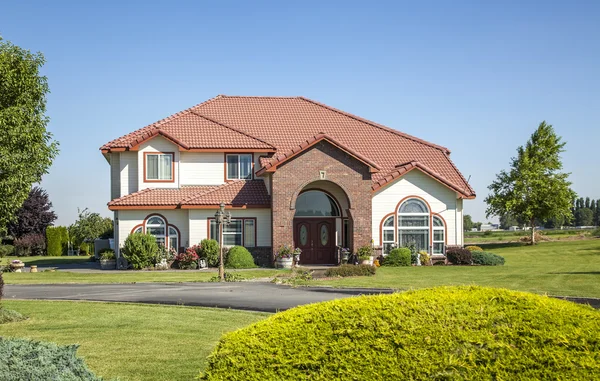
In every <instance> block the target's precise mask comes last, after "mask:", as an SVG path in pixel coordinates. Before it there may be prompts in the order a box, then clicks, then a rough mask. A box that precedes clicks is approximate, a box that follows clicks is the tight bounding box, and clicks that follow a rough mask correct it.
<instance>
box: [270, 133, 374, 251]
mask: <svg viewBox="0 0 600 381" xmlns="http://www.w3.org/2000/svg"><path fill="white" fill-rule="evenodd" d="M319 183H320V184H325V183H331V184H333V185H334V186H335V187H337V189H340V190H341V192H343V194H344V195H345V196H346V198H347V203H348V207H347V208H346V210H344V214H345V215H344V217H345V218H347V219H348V224H349V229H348V230H349V234H350V239H349V242H350V246H351V247H350V248H351V249H357V248H358V247H360V246H363V245H367V244H369V243H370V242H371V228H372V227H371V197H372V196H371V184H372V181H371V173H370V171H369V167H368V166H367V165H365V164H364V163H363V162H361V161H359V160H357V159H356V158H354V157H352V156H351V155H348V154H347V153H346V152H344V151H342V150H340V149H339V148H337V147H335V146H333V145H331V144H330V143H328V142H325V141H323V142H320V143H318V144H316V145H314V146H313V147H311V148H310V149H309V150H306V151H304V152H302V153H301V154H298V155H297V156H295V157H294V158H293V159H292V160H290V161H288V162H286V163H284V164H283V165H281V166H279V167H278V168H277V170H276V171H275V172H273V173H272V174H271V187H272V188H271V189H272V192H271V197H272V209H271V210H272V223H273V235H272V240H273V245H272V247H273V252H275V251H277V249H278V248H279V247H280V246H281V245H284V244H288V245H292V244H294V214H295V211H296V209H295V205H296V201H297V199H298V195H299V194H300V193H301V192H302V191H303V190H304V189H307V188H310V187H311V184H312V185H313V186H314V185H315V184H319ZM325 190H328V189H325ZM338 201H339V200H338Z"/></svg>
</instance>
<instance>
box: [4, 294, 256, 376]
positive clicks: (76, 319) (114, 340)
mask: <svg viewBox="0 0 600 381" xmlns="http://www.w3.org/2000/svg"><path fill="white" fill-rule="evenodd" d="M3 305H4V306H5V307H6V308H9V309H13V310H16V311H19V312H21V313H22V314H24V315H26V316H29V319H28V320H26V321H21V322H18V323H9V324H2V325H0V336H5V337H23V338H31V339H37V340H44V341H52V342H55V343H59V344H74V343H77V344H80V345H81V346H80V347H79V350H78V352H77V353H78V355H79V356H82V357H84V359H85V361H86V363H87V364H88V365H89V367H90V368H91V369H92V370H93V371H94V372H95V373H96V374H97V375H100V376H103V377H105V378H106V379H113V378H117V377H119V379H120V380H122V381H130V380H174V381H175V380H192V379H193V378H194V377H195V376H197V375H198V372H199V371H200V370H202V369H204V367H205V366H206V358H207V356H208V355H209V354H210V352H211V351H212V349H213V348H214V346H215V345H216V343H217V341H218V339H219V338H220V337H221V335H222V334H223V333H225V332H228V331H233V330H235V329H238V328H241V327H244V326H247V325H249V324H251V323H254V322H256V321H259V320H262V319H264V318H266V317H267V316H268V314H264V313H257V312H247V311H234V310H223V309H211V308H198V307H183V306H160V305H141V304H121V303H110V304H109V303H94V302H63V301H4V302H3Z"/></svg>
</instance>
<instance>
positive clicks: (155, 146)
mask: <svg viewBox="0 0 600 381" xmlns="http://www.w3.org/2000/svg"><path fill="white" fill-rule="evenodd" d="M145 152H163V153H167V152H172V153H174V160H173V162H174V163H175V165H174V167H175V169H174V171H173V176H174V181H173V182H145V181H144V158H145V155H144V153H145ZM137 158H138V168H139V170H138V184H140V185H139V187H138V189H140V190H141V189H145V188H178V187H179V160H180V154H179V146H177V145H176V144H174V143H171V142H170V141H169V140H167V139H165V138H163V137H160V136H159V137H156V138H154V139H151V140H149V141H146V142H144V143H142V144H141V145H140V147H139V150H138V153H137Z"/></svg>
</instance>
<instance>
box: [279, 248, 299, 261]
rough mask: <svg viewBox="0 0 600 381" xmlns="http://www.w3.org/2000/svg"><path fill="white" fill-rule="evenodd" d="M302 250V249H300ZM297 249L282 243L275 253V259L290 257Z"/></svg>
mask: <svg viewBox="0 0 600 381" xmlns="http://www.w3.org/2000/svg"><path fill="white" fill-rule="evenodd" d="M298 250H300V249H298ZM294 252H295V249H292V246H290V245H281V246H280V247H279V250H277V252H276V253H275V259H290V258H292V257H293V256H294Z"/></svg>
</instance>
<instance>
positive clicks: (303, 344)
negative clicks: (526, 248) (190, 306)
mask: <svg viewBox="0 0 600 381" xmlns="http://www.w3.org/2000/svg"><path fill="white" fill-rule="evenodd" d="M598 353H600V312H598V311H596V310H594V309H593V308H591V307H589V306H583V305H578V304H574V303H571V302H567V301H563V300H558V299H553V298H549V297H546V296H540V295H535V294H529V293H524V292H516V291H509V290H503V289H494V288H484V287H475V286H470V287H469V286H462V287H439V288H432V289H425V290H418V291H410V292H404V293H397V294H391V295H376V296H360V297H354V298H347V299H339V300H335V301H329V302H324V303H317V304H310V305H306V306H301V307H296V308H293V309H290V310H288V311H285V312H281V313H277V314H275V315H273V316H271V317H270V318H268V319H266V320H263V321H260V322H258V323H255V324H253V325H251V326H249V327H247V328H244V329H241V330H238V331H235V332H231V333H228V334H226V335H225V336H224V337H223V338H222V339H221V340H220V342H219V344H218V345H217V348H216V349H215V351H214V352H213V354H212V355H211V356H210V357H209V360H208V367H207V368H206V371H205V373H204V374H203V375H202V378H201V379H203V380H248V381H253V380H261V381H265V380H552V379H560V380H594V379H598V375H599V374H600V360H599V358H598Z"/></svg>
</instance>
